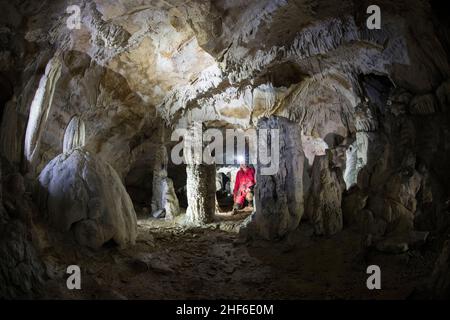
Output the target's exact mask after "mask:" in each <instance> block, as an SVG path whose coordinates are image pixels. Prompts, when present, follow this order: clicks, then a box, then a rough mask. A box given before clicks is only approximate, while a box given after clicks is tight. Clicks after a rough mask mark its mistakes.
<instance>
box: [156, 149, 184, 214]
mask: <svg viewBox="0 0 450 320" xmlns="http://www.w3.org/2000/svg"><path fill="white" fill-rule="evenodd" d="M167 161H168V158H167V150H166V147H165V146H161V147H160V148H159V149H158V151H157V154H156V157H155V164H154V169H153V188H152V190H153V191H152V192H153V194H152V205H151V206H152V215H153V216H154V217H160V216H165V218H166V219H167V220H172V219H173V218H175V217H176V216H178V215H179V214H180V205H179V203H178V198H177V196H176V194H175V189H174V187H173V182H172V179H170V178H169V177H167Z"/></svg>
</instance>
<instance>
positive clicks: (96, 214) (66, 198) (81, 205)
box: [39, 117, 137, 249]
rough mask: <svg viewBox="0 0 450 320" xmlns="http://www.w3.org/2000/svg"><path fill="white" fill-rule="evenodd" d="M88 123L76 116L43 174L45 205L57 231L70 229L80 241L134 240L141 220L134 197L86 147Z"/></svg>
mask: <svg viewBox="0 0 450 320" xmlns="http://www.w3.org/2000/svg"><path fill="white" fill-rule="evenodd" d="M84 128H85V125H84V123H83V122H82V120H80V119H79V118H78V117H73V118H72V120H71V121H70V123H69V125H68V126H67V129H66V132H65V135H64V152H63V153H62V154H60V155H58V156H57V157H56V158H54V159H53V160H52V161H50V163H48V164H47V166H46V167H45V168H44V169H43V171H42V172H41V174H40V175H39V183H40V185H41V189H42V193H43V194H42V196H41V198H42V199H43V203H42V207H43V208H44V209H46V210H47V212H48V217H49V220H50V223H51V224H52V225H53V226H54V227H55V228H56V229H57V230H58V231H60V232H63V233H69V232H71V233H72V235H73V236H74V238H75V240H76V241H77V242H78V243H79V244H81V245H84V246H88V247H91V248H94V249H96V248H99V247H101V246H102V245H103V244H105V243H106V242H108V241H110V240H112V241H114V242H115V243H117V244H118V245H120V246H121V247H124V246H126V245H129V244H134V243H135V240H136V235H137V221H136V213H135V211H134V208H133V204H132V202H131V199H130V197H129V195H128V193H127V192H126V190H125V187H124V186H123V184H122V181H121V180H120V178H119V176H118V174H117V173H116V171H115V170H114V169H113V168H112V167H111V166H110V165H109V164H108V163H106V162H104V161H103V160H101V159H100V158H98V157H96V156H94V155H93V154H91V153H90V152H88V151H86V150H85V149H84V148H83V147H84V140H85V137H84V131H85V129H84Z"/></svg>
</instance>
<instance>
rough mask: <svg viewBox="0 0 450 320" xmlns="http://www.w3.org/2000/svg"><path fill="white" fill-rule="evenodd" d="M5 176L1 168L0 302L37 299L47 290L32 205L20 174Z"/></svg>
mask: <svg viewBox="0 0 450 320" xmlns="http://www.w3.org/2000/svg"><path fill="white" fill-rule="evenodd" d="M1 173H2V170H1V165H0V177H1V178H0V182H1V183H0V255H1V257H2V259H0V283H1V286H0V298H2V299H31V298H37V297H39V296H40V294H41V292H42V289H43V283H44V265H43V263H42V261H41V260H40V257H39V253H38V250H37V243H36V242H37V239H36V237H35V234H34V225H33V220H32V215H33V213H32V203H31V201H30V199H29V197H28V196H27V195H26V194H25V186H24V180H23V177H22V176H21V175H20V174H18V173H10V174H9V175H8V176H6V177H3V176H2V174H1ZM3 184H4V185H5V187H4V188H3V186H2V185H3Z"/></svg>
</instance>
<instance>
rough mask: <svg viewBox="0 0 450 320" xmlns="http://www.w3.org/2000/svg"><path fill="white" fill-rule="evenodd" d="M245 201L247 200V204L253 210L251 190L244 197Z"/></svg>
mask: <svg viewBox="0 0 450 320" xmlns="http://www.w3.org/2000/svg"><path fill="white" fill-rule="evenodd" d="M245 200H247V203H248V205H249V206H250V207H252V208H253V190H252V189H251V190H250V191H249V192H247V194H246V195H245Z"/></svg>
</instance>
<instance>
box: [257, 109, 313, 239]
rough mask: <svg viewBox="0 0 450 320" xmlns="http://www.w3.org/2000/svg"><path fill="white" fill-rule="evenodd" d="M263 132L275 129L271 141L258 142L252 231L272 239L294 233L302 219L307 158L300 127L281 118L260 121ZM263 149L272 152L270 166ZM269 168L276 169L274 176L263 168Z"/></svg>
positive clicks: (259, 131)
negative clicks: (262, 160) (264, 160)
mask: <svg viewBox="0 0 450 320" xmlns="http://www.w3.org/2000/svg"><path fill="white" fill-rule="evenodd" d="M262 130H269V132H272V131H270V130H275V132H276V133H275V132H273V133H268V134H269V135H271V138H270V142H269V141H268V140H266V141H263V140H260V141H259V143H258V146H259V149H258V152H259V159H258V166H257V171H256V181H257V183H256V186H255V210H256V213H255V215H254V219H253V221H252V224H253V225H252V226H251V227H250V228H254V231H253V232H255V235H256V236H260V237H263V238H265V239H269V240H271V239H276V238H280V237H283V236H285V235H286V234H287V233H289V232H290V231H292V230H295V229H296V228H297V227H298V225H299V223H300V219H301V218H302V216H303V169H304V161H305V156H304V153H303V150H302V145H301V133H300V128H299V127H298V126H297V125H296V124H295V123H294V122H291V121H289V120H287V119H285V118H281V117H269V118H262V119H261V120H260V121H259V122H258V134H259V135H261V134H262ZM278 138H279V139H278ZM277 140H279V141H277ZM266 144H267V145H266ZM272 146H274V148H273V149H272ZM278 146H279V148H278ZM264 148H267V149H268V150H272V151H271V152H272V153H271V154H272V158H271V161H270V163H269V164H267V163H263V162H261V152H262V149H264ZM278 157H279V158H278ZM268 166H274V167H275V168H276V169H277V170H276V171H275V172H274V173H272V172H270V173H264V170H263V169H264V167H268Z"/></svg>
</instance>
